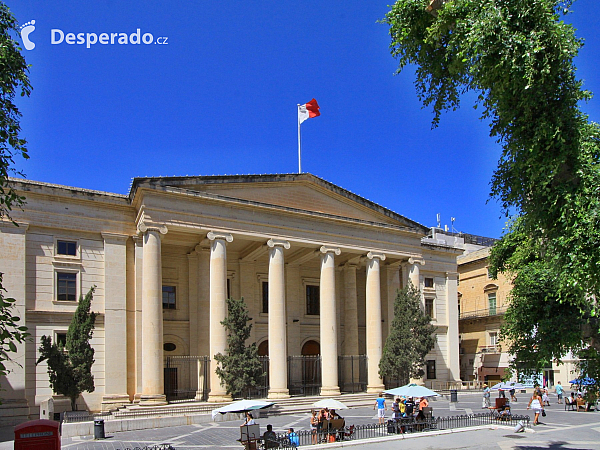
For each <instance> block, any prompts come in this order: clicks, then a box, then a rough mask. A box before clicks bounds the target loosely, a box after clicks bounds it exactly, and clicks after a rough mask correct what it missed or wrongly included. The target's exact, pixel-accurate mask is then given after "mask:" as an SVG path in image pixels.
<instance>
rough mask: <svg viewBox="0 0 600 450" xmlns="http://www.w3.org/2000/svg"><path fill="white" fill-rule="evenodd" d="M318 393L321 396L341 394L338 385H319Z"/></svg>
mask: <svg viewBox="0 0 600 450" xmlns="http://www.w3.org/2000/svg"><path fill="white" fill-rule="evenodd" d="M319 395H320V396H321V397H335V396H337V395H342V394H341V393H340V388H339V386H321V393H320V394H319Z"/></svg>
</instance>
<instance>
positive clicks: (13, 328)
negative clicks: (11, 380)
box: [0, 273, 29, 376]
mask: <svg viewBox="0 0 600 450" xmlns="http://www.w3.org/2000/svg"><path fill="white" fill-rule="evenodd" d="M4 292H6V289H4V288H3V287H2V274H1V273H0V376H6V375H7V374H8V373H9V371H10V370H9V368H8V367H7V366H6V363H7V362H9V361H10V362H12V363H13V364H16V363H15V362H14V361H13V360H12V359H11V354H13V353H16V352H17V346H16V343H17V344H22V343H24V342H25V341H26V340H27V338H28V337H29V333H28V332H27V327H25V326H22V325H19V321H20V320H21V318H20V317H18V316H13V309H14V304H15V302H16V300H15V299H14V298H9V297H5V296H4Z"/></svg>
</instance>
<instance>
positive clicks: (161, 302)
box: [0, 174, 462, 423]
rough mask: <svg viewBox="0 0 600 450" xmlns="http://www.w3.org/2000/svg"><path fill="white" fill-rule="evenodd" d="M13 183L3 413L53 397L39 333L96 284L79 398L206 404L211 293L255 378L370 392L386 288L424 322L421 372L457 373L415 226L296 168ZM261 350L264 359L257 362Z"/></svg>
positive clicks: (439, 284) (454, 318)
mask: <svg viewBox="0 0 600 450" xmlns="http://www.w3.org/2000/svg"><path fill="white" fill-rule="evenodd" d="M13 183H14V186H15V187H16V189H17V190H18V191H19V193H20V194H22V195H25V196H26V197H27V203H26V205H25V209H24V211H20V210H15V211H13V218H14V220H15V221H16V222H18V223H19V225H20V226H19V227H15V226H13V224H12V223H10V222H6V221H5V222H0V255H2V257H1V258H0V271H1V272H3V273H4V287H5V288H6V289H7V290H8V295H10V296H12V297H14V298H16V299H17V306H18V310H19V312H18V315H19V316H20V317H21V318H22V319H23V320H24V321H25V323H26V324H27V326H28V327H29V331H30V332H31V334H32V341H31V342H29V343H27V344H25V345H24V346H21V347H20V348H19V356H18V358H17V361H18V362H19V363H21V367H19V366H14V367H12V369H13V372H12V373H11V374H10V375H9V376H8V377H6V378H5V379H2V380H0V383H1V386H2V388H3V389H4V391H3V392H2V393H1V395H2V398H3V403H2V405H0V415H2V416H3V417H2V418H1V420H2V421H3V423H9V422H11V421H12V422H16V421H18V420H22V419H23V418H26V417H28V416H29V417H34V416H35V415H36V414H38V410H39V406H40V404H41V403H42V402H44V401H46V400H47V399H48V398H49V397H51V396H52V394H53V393H52V390H51V389H50V387H49V384H48V375H47V373H46V370H47V368H46V365H45V364H44V363H42V364H40V365H39V366H36V365H35V361H36V358H37V355H38V350H37V349H38V347H39V343H40V338H41V336H42V335H50V336H52V337H53V339H54V340H61V339H64V336H65V333H66V331H67V327H68V325H69V323H70V320H71V317H72V315H73V312H74V310H75V308H76V306H77V301H78V298H79V295H80V294H84V293H85V292H87V290H88V289H89V288H90V286H93V285H95V286H97V289H96V294H95V297H94V301H93V304H92V308H93V310H95V311H97V312H98V313H99V315H98V319H97V322H96V330H95V332H94V337H93V339H92V345H93V347H94V348H95V350H96V354H95V359H96V363H95V364H94V366H93V374H94V376H95V384H96V390H95V392H93V393H91V394H87V393H86V394H84V395H83V396H82V397H81V399H80V403H81V406H80V408H81V409H84V408H89V409H91V410H101V409H103V410H110V409H114V408H116V407H119V406H121V405H124V404H128V403H130V402H139V403H141V404H146V405H160V404H164V403H166V402H167V401H170V400H173V399H177V400H181V399H188V398H189V399H196V400H208V401H223V400H226V399H227V398H228V397H227V395H226V392H225V389H224V388H223V387H222V386H221V385H220V383H219V379H218V378H217V377H216V374H215V363H214V361H210V359H211V358H212V356H213V355H215V354H216V353H218V352H223V351H224V349H225V345H226V333H225V330H224V328H223V326H222V325H221V323H220V322H221V320H223V318H224V317H225V314H226V302H225V300H226V298H227V297H228V296H231V297H235V298H240V297H243V298H244V300H245V302H246V304H247V306H248V309H249V312H250V317H251V318H252V323H253V329H252V340H253V341H254V342H256V343H257V344H258V347H259V352H260V353H261V354H262V355H265V378H264V380H263V385H262V386H261V389H263V391H262V393H264V395H267V396H268V397H270V398H282V397H287V396H289V395H291V394H300V395H302V394H304V395H307V394H320V395H327V396H330V395H336V394H338V393H340V392H348V391H357V390H358V391H360V390H363V391H364V390H366V391H368V392H380V390H381V389H382V388H383V387H384V380H382V379H381V378H380V377H379V374H378V363H379V359H380V357H381V352H382V345H383V342H384V341H385V338H386V337H387V335H388V331H389V326H390V325H391V322H392V318H393V302H394V299H395V296H396V291H397V289H398V288H399V287H401V286H402V285H404V284H406V283H407V282H408V280H411V281H412V282H413V284H415V285H417V286H419V287H420V288H421V290H422V292H423V307H424V308H426V309H427V311H428V312H429V313H430V315H431V316H432V317H433V324H434V325H436V327H437V332H436V344H435V348H434V349H433V350H432V351H431V353H430V354H429V355H428V356H427V367H426V369H427V371H426V372H427V373H426V377H425V380H424V381H425V383H428V384H431V382H432V381H434V380H441V381H454V380H458V379H459V357H458V307H457V266H456V257H457V255H458V254H460V253H461V252H462V250H461V249H459V248H456V247H455V246H454V245H453V244H448V243H441V242H436V241H431V240H429V239H427V238H426V236H427V234H428V232H429V229H428V228H426V227H424V226H422V225H420V224H418V223H417V222H414V221H412V220H410V219H408V218H406V217H404V216H401V215H399V214H397V213H395V212H393V211H390V210H389V209H386V208H384V207H382V206H379V205H377V204H375V203H373V202H371V201H369V200H366V199H364V198H362V197H360V196H358V195H355V194H353V193H351V192H348V191H346V190H344V189H342V188H340V187H338V186H335V185H333V184H331V183H328V182H327V181H324V180H322V179H320V178H317V177H315V176H313V175H310V174H290V175H248V176H212V177H158V178H135V179H134V180H133V182H132V186H131V190H130V193H129V194H128V195H120V194H112V193H107V192H99V191H92V190H87V189H80V188H75V187H67V186H58V185H53V184H48V183H41V182H35V181H23V180H13ZM267 355H268V361H267Z"/></svg>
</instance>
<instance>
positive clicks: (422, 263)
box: [408, 256, 425, 266]
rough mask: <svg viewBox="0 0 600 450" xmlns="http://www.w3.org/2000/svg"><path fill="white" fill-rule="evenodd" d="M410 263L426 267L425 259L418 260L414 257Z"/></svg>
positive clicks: (409, 259)
mask: <svg viewBox="0 0 600 450" xmlns="http://www.w3.org/2000/svg"><path fill="white" fill-rule="evenodd" d="M408 263H409V264H421V265H422V266H424V265H425V260H424V259H417V258H414V257H412V256H411V257H410V258H408Z"/></svg>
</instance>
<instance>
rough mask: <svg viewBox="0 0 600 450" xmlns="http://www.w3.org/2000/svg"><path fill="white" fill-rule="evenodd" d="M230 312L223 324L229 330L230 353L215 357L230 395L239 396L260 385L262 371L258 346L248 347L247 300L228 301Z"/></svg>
mask: <svg viewBox="0 0 600 450" xmlns="http://www.w3.org/2000/svg"><path fill="white" fill-rule="evenodd" d="M227 311H228V315H227V317H226V318H225V320H223V321H222V322H221V324H222V325H223V326H224V327H225V329H226V330H227V350H226V352H225V354H222V353H217V354H216V355H214V358H215V360H216V361H217V362H219V367H217V375H218V376H219V378H220V379H221V382H222V383H223V384H224V385H225V387H226V388H227V393H228V394H231V395H232V396H233V397H240V396H243V395H246V394H247V393H248V390H249V389H250V388H251V387H254V386H256V385H257V381H258V380H259V379H260V377H261V376H262V375H263V370H262V364H261V362H260V359H259V357H258V349H257V347H256V344H255V343H252V344H250V345H246V341H247V340H248V338H250V332H251V330H252V324H251V323H250V319H249V318H248V309H247V308H246V304H245V303H244V299H243V298H242V299H240V300H235V299H231V298H230V299H227Z"/></svg>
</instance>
